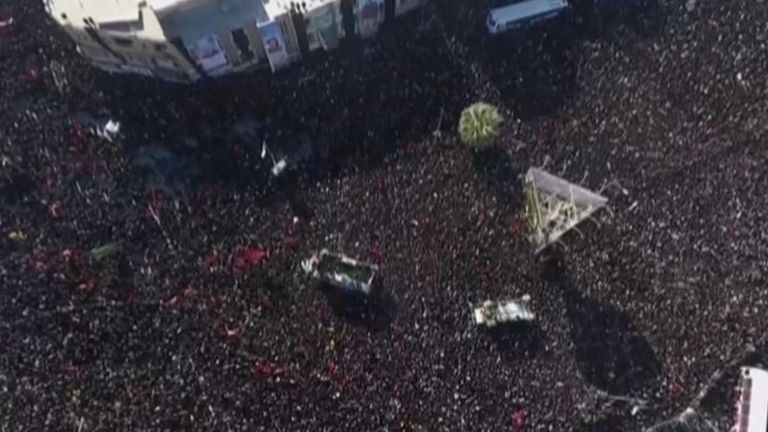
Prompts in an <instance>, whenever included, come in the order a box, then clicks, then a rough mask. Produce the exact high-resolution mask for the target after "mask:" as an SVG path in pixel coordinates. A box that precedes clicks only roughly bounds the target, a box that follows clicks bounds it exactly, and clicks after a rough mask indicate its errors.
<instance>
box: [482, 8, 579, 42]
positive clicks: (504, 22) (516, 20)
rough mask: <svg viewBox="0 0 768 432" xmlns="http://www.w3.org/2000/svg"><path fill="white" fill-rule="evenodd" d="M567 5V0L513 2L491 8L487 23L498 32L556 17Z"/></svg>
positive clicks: (492, 30)
mask: <svg viewBox="0 0 768 432" xmlns="http://www.w3.org/2000/svg"><path fill="white" fill-rule="evenodd" d="M566 7H568V3H567V2H566V0H528V1H524V2H520V3H513V4H511V5H507V6H504V7H500V8H496V9H491V10H490V11H489V12H488V17H487V18H486V25H487V26H488V31H489V32H491V33H492V34H497V33H501V32H505V31H508V30H512V29H516V28H520V27H523V26H526V25H531V24H535V23H537V22H539V21H543V20H546V19H549V18H552V17H555V16H557V15H559V14H560V12H562V11H563V10H564V9H565V8H566Z"/></svg>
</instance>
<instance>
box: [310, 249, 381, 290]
mask: <svg viewBox="0 0 768 432" xmlns="http://www.w3.org/2000/svg"><path fill="white" fill-rule="evenodd" d="M301 266H302V268H303V269H304V271H305V272H307V273H308V274H309V275H311V276H312V277H313V278H315V279H317V280H319V281H322V282H326V283H329V284H331V285H334V286H337V287H339V288H343V289H345V290H349V291H353V292H360V293H363V294H366V295H368V294H370V293H371V286H372V285H373V279H374V277H376V273H377V272H378V270H379V267H378V266H377V265H375V264H369V263H366V262H362V261H358V260H355V259H352V258H349V257H347V256H346V255H343V254H340V253H333V252H329V251H328V250H327V249H323V250H321V251H320V252H319V253H316V254H315V255H313V256H312V257H310V258H309V259H307V260H304V261H302V263H301Z"/></svg>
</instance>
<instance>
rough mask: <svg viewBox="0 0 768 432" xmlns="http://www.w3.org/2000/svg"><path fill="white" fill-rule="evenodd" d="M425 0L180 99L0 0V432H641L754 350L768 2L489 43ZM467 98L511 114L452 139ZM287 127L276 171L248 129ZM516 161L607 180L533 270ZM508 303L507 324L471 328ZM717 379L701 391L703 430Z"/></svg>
mask: <svg viewBox="0 0 768 432" xmlns="http://www.w3.org/2000/svg"><path fill="white" fill-rule="evenodd" d="M38 3H39V4H38ZM641 3H642V2H641ZM678 3H679V4H678ZM439 6H440V4H439V3H438V4H437V7H430V8H427V9H425V10H424V11H422V12H416V13H415V14H413V15H412V16H411V17H410V18H409V19H407V20H405V22H399V23H396V24H394V25H392V26H391V27H389V28H386V29H384V30H383V31H382V32H381V33H380V34H379V35H377V37H376V38H374V39H372V40H368V41H357V42H356V41H345V42H344V44H343V46H342V47H341V48H340V49H339V50H338V51H336V52H333V53H327V54H323V55H321V56H318V57H317V58H311V59H306V61H304V62H303V63H301V64H298V65H296V66H294V67H292V68H291V69H289V70H286V71H283V72H281V73H279V74H277V75H276V76H271V75H270V74H269V73H267V72H266V71H255V72H249V73H245V74H242V75H239V76H234V77H228V78H223V79H221V80H215V81H208V82H203V83H200V84H195V85H190V86H182V85H175V84H169V83H165V82H161V81H153V80H150V79H147V78H137V77H131V76H110V75H106V74H103V73H101V72H98V71H96V70H93V69H91V68H90V67H89V66H88V65H87V64H85V63H84V61H83V60H82V59H81V58H79V57H78V56H77V55H76V53H75V52H74V49H73V47H72V46H71V44H70V41H69V40H68V39H67V38H66V36H65V35H64V33H63V32H62V31H60V30H59V29H57V28H55V26H54V25H53V24H52V23H50V22H49V21H48V20H46V18H45V13H44V10H43V4H42V2H35V1H26V0H24V1H22V0H9V1H7V2H6V3H5V6H3V7H2V9H1V11H2V12H1V13H0V16H2V17H12V20H8V19H7V18H5V19H4V21H3V22H9V23H10V24H9V25H5V26H4V27H3V28H2V29H0V63H1V66H2V67H1V68H0V71H2V72H1V73H2V75H3V78H2V80H0V110H1V111H2V116H1V117H0V209H2V210H1V211H0V227H2V237H0V275H2V280H3V284H2V288H0V347H2V349H0V407H1V408H0V412H3V420H4V425H5V426H6V428H7V429H8V430H77V431H90V430H217V431H218V430H221V431H230V430H231V431H235V430H242V431H262V430H263V431H277V430H280V431H282V430H285V431H305V430H306V431H347V430H359V431H385V430H387V431H399V430H401V431H465V430H466V431H475V430H476V431H484V430H531V431H534V430H535V431H546V430H558V431H566V430H568V431H571V430H572V431H596V430H611V431H617V430H638V429H640V428H642V427H646V426H649V425H651V424H654V423H655V422H657V421H659V419H661V418H666V417H667V416H668V415H669V414H670V413H674V412H678V411H679V410H680V409H681V408H682V407H684V406H685V405H686V404H687V403H688V401H689V400H690V399H691V398H692V397H694V396H695V393H696V391H697V390H698V389H699V388H700V386H701V385H702V383H703V382H704V381H706V379H707V378H708V377H709V376H710V374H711V373H712V372H713V371H714V370H716V369H718V368H719V367H721V366H722V365H723V364H726V363H727V362H728V361H729V359H730V358H731V356H732V355H733V353H736V352H741V351H742V350H743V349H744V347H745V346H748V345H752V346H755V347H757V348H758V350H763V351H761V352H763V353H765V342H766V336H765V335H764V332H763V331H761V330H762V329H765V328H766V325H768V310H767V309H768V291H767V290H765V289H764V284H765V275H766V274H768V273H767V272H768V261H766V258H765V257H766V256H768V241H766V240H767V239H766V234H765V233H766V231H765V226H766V225H765V221H766V220H768V215H766V209H768V196H767V195H766V194H764V193H762V191H764V190H765V189H766V186H768V176H767V175H766V174H765V172H766V171H765V168H764V167H765V166H766V163H767V162H768V160H767V157H766V153H765V141H766V138H767V137H766V132H767V131H768V130H767V129H766V125H768V104H767V103H766V101H768V97H767V96H768V88H767V86H768V83H767V82H766V81H765V77H766V76H768V56H766V55H765V43H766V35H768V28H766V22H768V11H767V10H766V7H765V4H763V3H759V2H754V1H747V0H743V1H735V2H706V1H703V2H700V4H697V5H696V6H695V7H694V8H690V7H688V8H686V7H685V5H684V4H683V3H682V2H668V1H664V0H659V1H658V3H654V4H650V2H646V3H645V4H643V5H641V6H640V7H645V8H654V13H652V14H649V13H645V12H647V11H640V12H638V11H637V10H632V11H629V12H627V15H622V16H620V17H619V18H617V17H614V18H613V19H612V21H610V23H609V22H604V23H602V24H601V27H600V31H599V32H595V31H592V30H591V29H590V30H589V31H586V30H585V31H583V32H582V31H581V30H582V27H580V26H585V25H587V24H585V23H588V22H589V23H593V22H594V20H595V17H594V16H591V18H590V19H589V20H587V19H581V17H579V16H578V15H577V14H574V13H572V14H570V15H569V14H566V15H565V16H563V17H561V18H559V19H558V20H555V21H553V22H551V23H547V24H545V25H543V26H541V27H537V28H535V29H531V30H528V31H524V32H523V33H516V34H510V35H505V36H501V39H497V40H489V39H487V38H485V37H475V35H474V34H465V33H463V32H456V26H455V23H451V22H450V20H449V19H447V18H449V17H446V16H438V17H437V18H436V19H435V18H434V17H432V16H431V15H430V14H432V13H440V10H441V9H440V7H439ZM435 11H437V12H435ZM637 14H640V15H642V16H643V17H644V18H643V19H653V20H660V21H658V22H654V23H653V25H648V26H642V29H643V31H639V30H638V29H637V27H635V26H632V25H630V24H627V23H628V22H629V23H631V22H633V20H637V19H638V18H636V16H637ZM468 16H471V15H468ZM622 17H623V18H622ZM478 27H480V28H481V26H478ZM475 30H477V29H475ZM446 32H448V34H446ZM470 33H471V32H470ZM446 41H448V43H446ZM450 44H457V45H458V46H461V48H462V49H460V50H452V49H450V48H449V45H450ZM52 62H56V63H55V64H57V65H61V66H63V70H64V71H65V74H66V80H65V81H66V82H65V83H64V85H62V80H61V79H57V80H56V82H54V80H53V79H52V77H51V64H52ZM520 62H525V64H520ZM532 65H535V66H532ZM58 67H59V66H57V68H58ZM57 70H58V69H57ZM477 74H482V77H483V79H482V80H478V76H477ZM478 82H481V83H482V85H484V86H488V87H490V88H491V89H490V90H489V89H488V88H484V89H482V90H478V89H477V88H475V86H477V85H478ZM491 90H492V91H493V95H492V96H489V95H488V92H489V91H491ZM484 97H492V98H494V99H496V100H494V101H493V102H494V103H498V104H500V105H501V107H502V108H503V110H504V112H506V113H508V114H509V113H513V114H514V117H512V118H510V119H508V121H507V123H506V127H505V132H504V134H503V135H502V136H501V137H500V138H499V140H498V143H497V145H496V147H494V148H493V149H491V150H489V151H486V152H484V153H475V152H472V151H470V150H469V149H467V148H465V147H463V146H462V145H461V144H460V143H459V142H458V140H457V137H456V133H455V124H456V121H457V118H458V115H459V113H460V111H461V109H462V108H463V107H464V106H466V105H467V104H468V103H470V102H472V101H474V100H476V99H477V98H484ZM110 119H111V120H113V121H115V122H119V123H120V133H119V134H118V135H117V137H116V138H115V139H113V140H107V139H104V137H100V136H99V135H98V134H97V133H96V131H95V129H94V127H93V124H99V123H100V122H104V121H107V120H110ZM244 119H246V120H247V121H248V122H250V120H248V119H256V120H254V121H252V122H250V123H248V124H250V125H252V129H253V130H252V131H250V132H249V133H247V134H243V133H236V132H233V131H232V127H233V125H236V124H243V123H242V122H243V121H244ZM299 135H301V136H309V137H310V139H311V140H312V142H313V143H314V144H315V145H316V147H322V148H323V149H324V150H323V151H317V152H316V154H315V155H313V157H312V159H311V160H309V161H306V162H304V163H303V164H301V165H294V166H292V167H291V168H290V170H288V171H286V172H285V173H283V174H281V175H280V176H277V177H276V176H273V175H272V174H271V173H270V167H271V164H272V161H271V160H270V158H268V157H267V158H264V157H263V156H262V154H261V152H262V150H263V149H264V145H265V143H266V144H267V145H268V146H269V149H270V152H279V150H280V148H281V147H284V146H289V145H290V144H291V142H290V141H291V140H294V139H296V137H297V136H299ZM542 165H543V166H544V167H545V169H547V170H549V171H551V172H552V173H554V174H556V175H561V176H563V177H564V178H567V179H569V180H571V181H573V182H575V183H579V184H583V185H584V186H585V187H588V188H590V189H593V190H599V189H601V187H602V186H605V185H608V184H611V185H612V186H609V187H607V188H606V189H605V190H604V192H603V193H605V194H606V195H608V196H609V198H610V209H609V210H605V211H603V212H602V213H601V214H599V215H598V217H597V220H598V222H599V223H600V224H599V226H598V225H596V224H592V223H591V222H587V223H585V225H584V226H583V227H582V229H581V232H582V233H583V235H581V236H580V235H578V234H577V233H572V235H568V236H566V238H565V240H564V245H556V246H554V247H553V248H552V250H548V251H546V252H545V253H543V254H541V255H535V254H534V253H533V250H532V247H531V245H530V244H529V242H528V241H527V239H526V236H525V224H524V223H523V222H522V221H521V216H520V212H521V211H522V202H521V201H522V200H521V195H522V193H521V182H520V179H519V176H520V175H521V174H524V173H525V171H526V170H527V168H528V167H530V166H542ZM96 248H102V249H100V250H99V252H98V253H94V251H93V250H94V249H96ZM321 248H329V249H332V250H337V251H341V252H344V253H345V254H347V255H349V256H352V257H355V258H358V259H361V260H365V261H370V262H373V263H376V264H378V265H379V267H380V271H379V274H378V278H379V281H378V286H377V290H376V292H375V293H374V294H373V297H372V298H371V299H370V301H369V302H367V303H365V304H363V305H357V304H356V305H354V307H351V306H350V305H348V304H346V303H345V302H344V299H343V298H342V301H341V303H339V302H338V298H337V295H336V294H338V293H334V292H333V290H332V289H331V288H330V287H324V286H318V285H317V284H315V283H313V282H312V281H311V280H309V279H308V278H306V276H305V275H304V274H303V272H302V271H301V269H300V265H299V262H300V260H301V259H304V258H307V257H308V256H310V255H311V254H312V253H313V252H315V251H317V250H319V249H321ZM524 294H529V295H530V296H531V297H532V307H533V310H534V312H535V314H536V321H535V324H534V325H532V326H529V327H526V328H512V329H505V330H504V331H502V332H490V333H488V332H484V331H482V330H481V329H478V328H476V327H475V326H474V325H473V324H472V320H471V314H470V310H471V306H473V305H476V304H479V303H481V302H482V301H484V300H487V299H492V300H493V299H504V298H516V297H520V296H522V295H524ZM763 355H765V354H763ZM731 390H732V389H731V388H730V387H729V386H728V385H723V386H722V389H721V390H719V394H718V395H717V396H718V397H716V398H714V399H713V400H714V401H716V402H717V403H715V402H712V401H710V403H709V404H706V403H705V404H704V407H707V408H711V413H710V420H711V421H712V422H714V423H716V424H717V425H718V426H719V427H722V428H725V427H726V426H728V421H729V418H728V416H729V415H730V414H729V413H730V411H729V409H728V404H729V403H730V402H729V401H728V400H729V398H728V397H723V394H726V395H727V394H728V392H730V391H731ZM606 395H618V396H622V397H625V398H626V399H610V398H607V397H606ZM628 401H629V402H628ZM723 401H724V402H723ZM601 428H602V429H601Z"/></svg>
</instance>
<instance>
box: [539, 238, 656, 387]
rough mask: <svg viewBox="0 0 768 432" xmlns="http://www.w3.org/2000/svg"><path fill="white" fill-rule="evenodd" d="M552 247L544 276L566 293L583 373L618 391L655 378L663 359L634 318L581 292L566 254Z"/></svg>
mask: <svg viewBox="0 0 768 432" xmlns="http://www.w3.org/2000/svg"><path fill="white" fill-rule="evenodd" d="M547 253H548V255H547V256H546V257H545V262H544V265H543V269H542V277H543V278H544V279H545V280H546V281H547V282H548V283H550V284H553V285H555V286H557V287H558V288H559V289H560V291H561V293H562V295H563V298H564V301H565V305H566V315H567V316H568V319H569V321H570V323H571V335H572V338H573V343H574V346H575V355H576V361H577V363H578V365H579V366H580V368H581V372H582V374H583V376H584V378H585V379H586V380H587V381H588V382H589V383H590V384H592V385H594V386H595V387H597V388H599V389H601V390H604V391H606V392H608V393H610V394H617V395H624V394H630V393H632V392H634V391H637V390H640V389H643V388H646V387H647V386H648V385H651V384H653V383H654V382H655V381H656V380H657V379H658V378H659V376H660V374H661V363H660V362H659V360H658V358H657V357H656V354H655V353H654V351H653V349H652V348H651V346H650V344H649V343H648V341H646V340H645V339H644V338H643V336H642V335H641V334H640V333H639V332H638V330H637V328H636V327H635V325H634V323H633V322H632V320H631V318H630V317H629V316H628V315H627V314H626V313H625V312H623V311H621V310H619V309H617V308H616V307H614V306H612V305H611V304H609V303H605V302H602V301H598V300H595V299H592V298H589V297H586V296H585V295H584V294H582V292H581V290H579V289H577V288H576V287H575V286H573V282H572V280H571V278H570V277H569V276H568V274H567V270H566V268H565V264H564V262H563V258H562V256H559V254H558V253H556V252H552V251H547Z"/></svg>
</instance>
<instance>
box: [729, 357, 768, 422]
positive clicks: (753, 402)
mask: <svg viewBox="0 0 768 432" xmlns="http://www.w3.org/2000/svg"><path fill="white" fill-rule="evenodd" d="M731 430H732V432H768V371H765V370H762V369H757V368H752V367H744V368H741V384H740V385H739V399H738V403H737V406H736V424H735V425H734V427H733V428H732V429H731Z"/></svg>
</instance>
